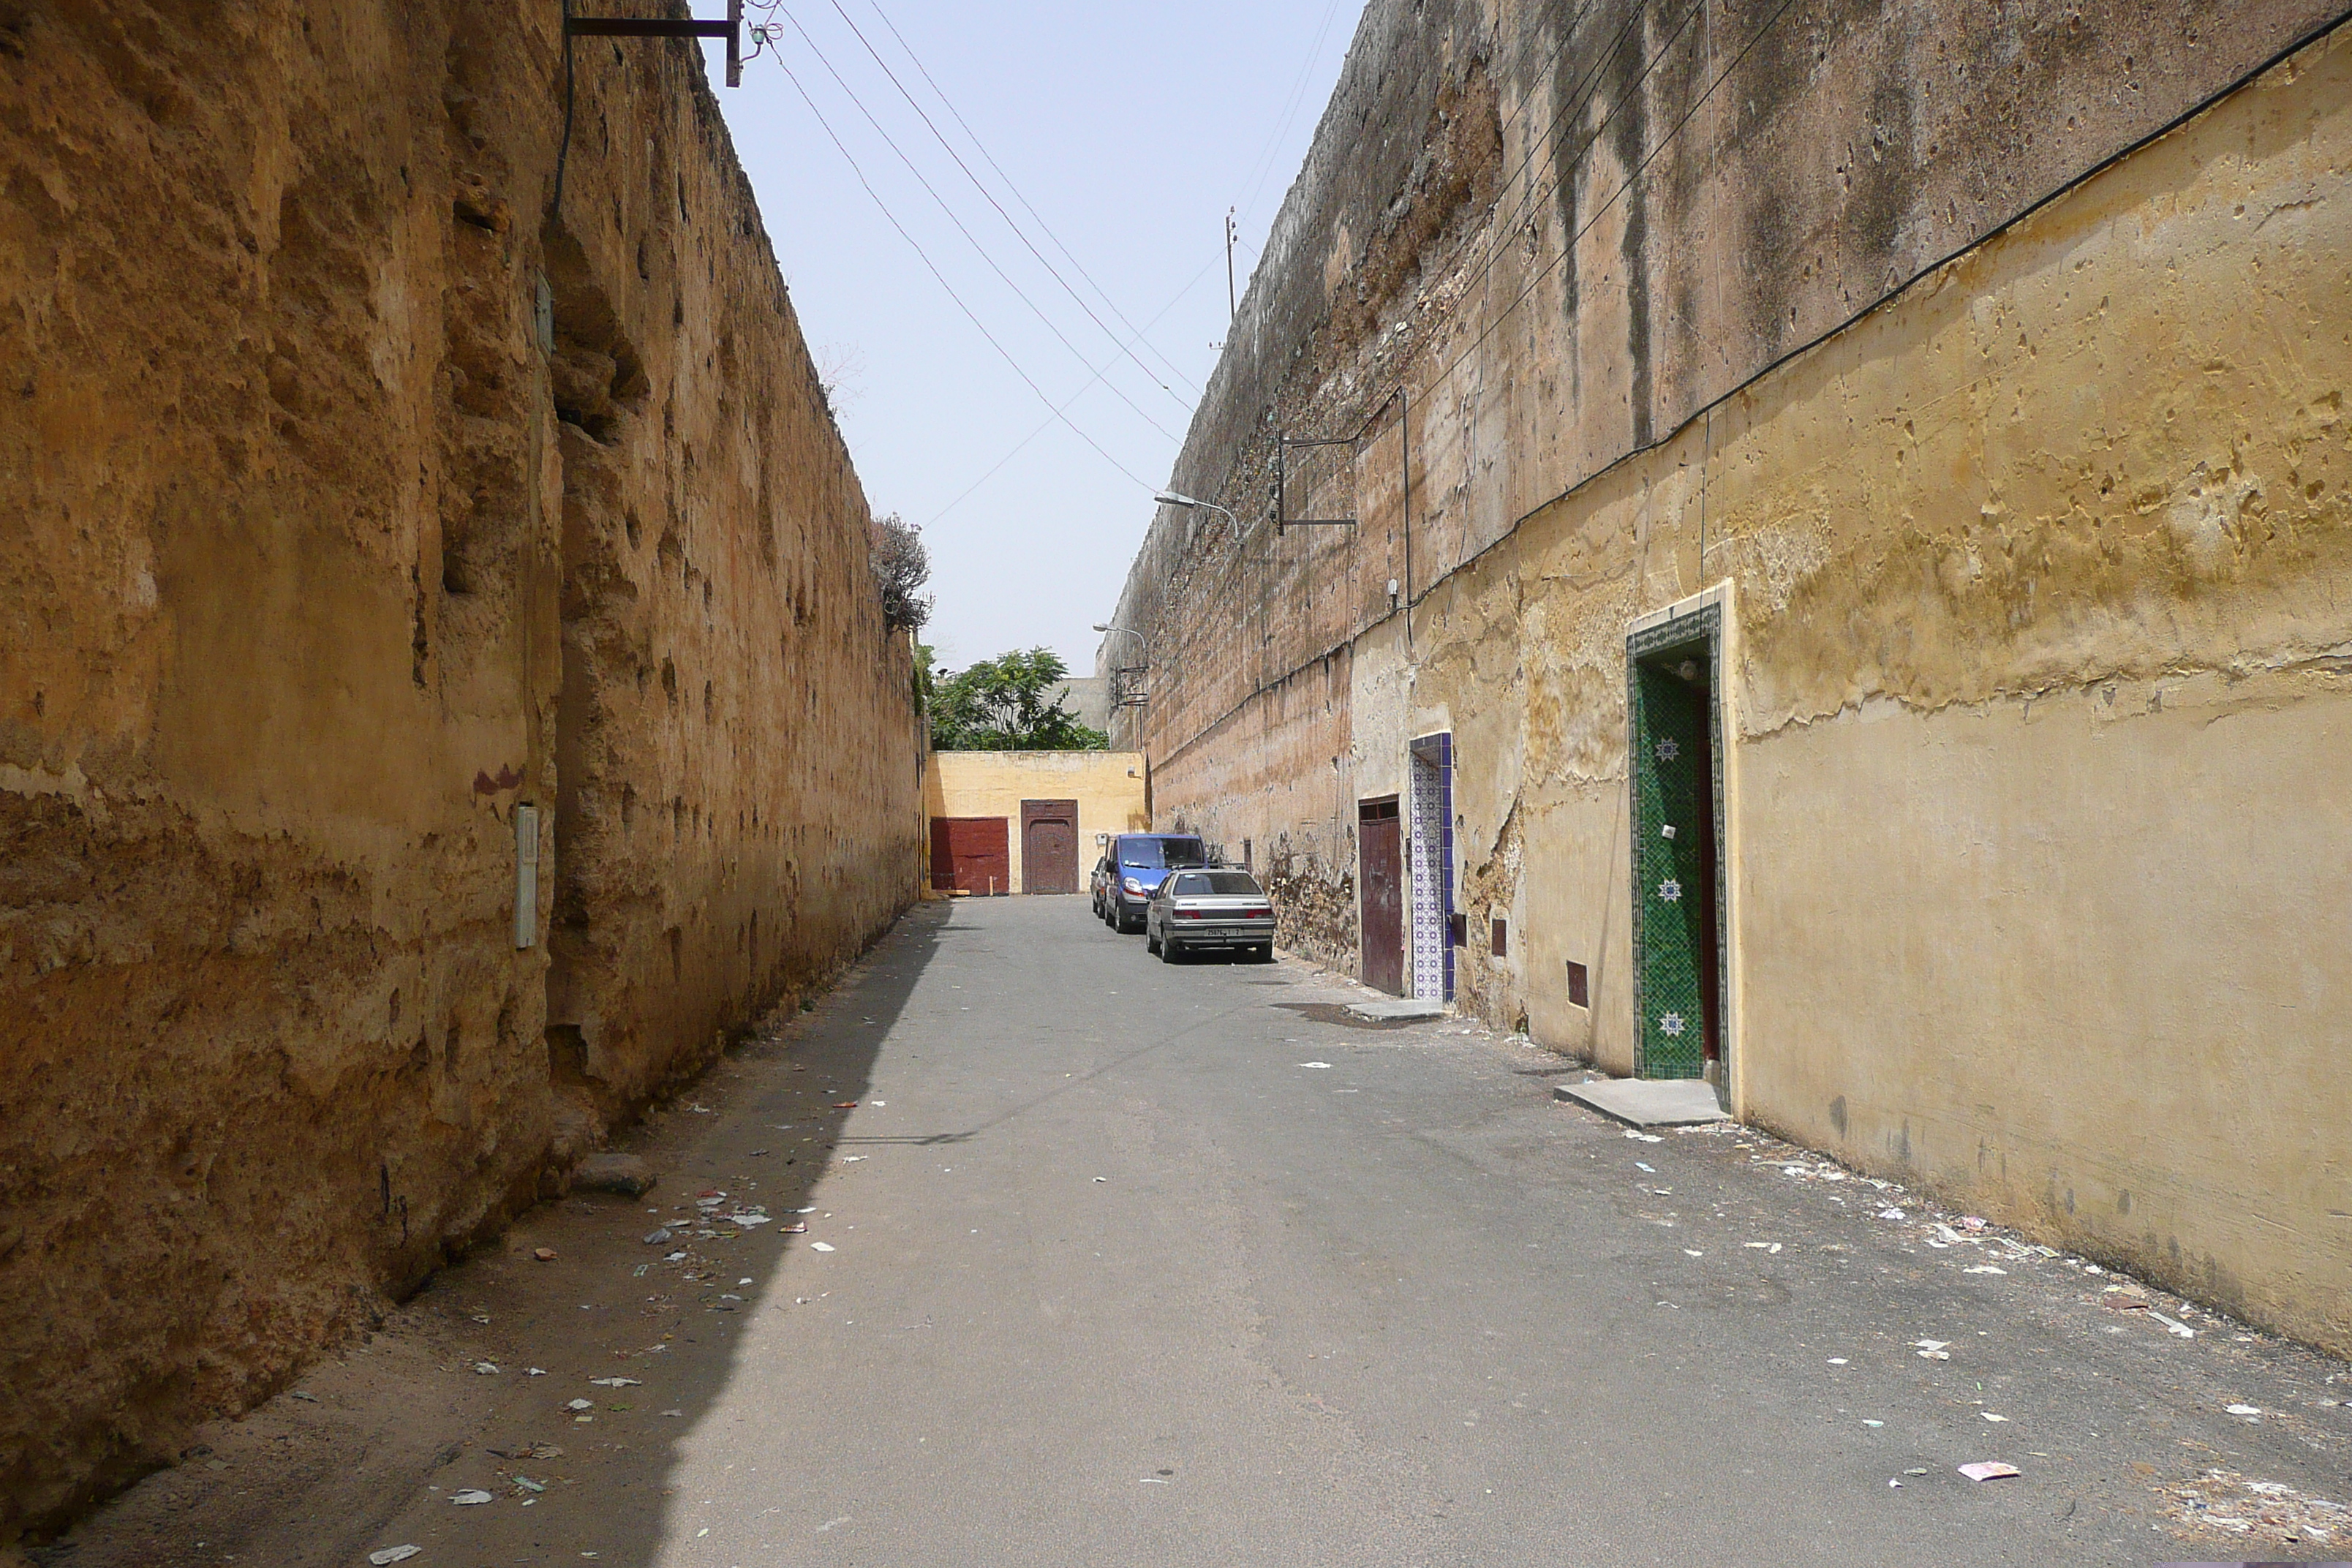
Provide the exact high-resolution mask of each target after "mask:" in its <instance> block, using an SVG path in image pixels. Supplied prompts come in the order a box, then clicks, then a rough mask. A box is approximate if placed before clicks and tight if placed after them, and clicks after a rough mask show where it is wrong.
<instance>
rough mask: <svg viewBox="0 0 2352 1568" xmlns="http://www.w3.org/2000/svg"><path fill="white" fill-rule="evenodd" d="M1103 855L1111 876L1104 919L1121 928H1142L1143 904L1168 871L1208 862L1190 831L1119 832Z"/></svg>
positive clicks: (1126, 929)
mask: <svg viewBox="0 0 2352 1568" xmlns="http://www.w3.org/2000/svg"><path fill="white" fill-rule="evenodd" d="M1104 858H1105V859H1107V860H1108V861H1109V862H1110V872H1111V876H1112V878H1113V880H1112V881H1111V883H1110V890H1109V897H1108V900H1107V902H1108V904H1109V906H1110V907H1109V908H1108V909H1106V910H1104V911H1103V919H1104V920H1105V921H1108V922H1109V924H1110V927H1111V929H1112V930H1114V931H1141V930H1142V929H1143V908H1144V906H1145V905H1146V904H1148V903H1150V901H1151V895H1152V894H1154V893H1156V892H1158V891H1159V890H1160V882H1161V880H1162V879H1165V878H1166V877H1167V875H1168V873H1169V872H1171V871H1182V870H1189V869H1192V868H1198V867H1202V866H1206V865H1207V864H1208V863H1209V860H1208V852H1207V851H1206V850H1205V849H1204V848H1203V847H1202V844H1201V841H1200V839H1198V838H1197V837H1193V836H1192V834H1189V833H1122V834H1120V835H1119V836H1118V837H1116V838H1114V839H1112V840H1111V841H1110V851H1109V853H1108V854H1107V855H1106V856H1104Z"/></svg>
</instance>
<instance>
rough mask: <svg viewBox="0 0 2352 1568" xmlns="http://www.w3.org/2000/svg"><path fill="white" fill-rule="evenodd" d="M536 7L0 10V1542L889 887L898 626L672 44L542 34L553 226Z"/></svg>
mask: <svg viewBox="0 0 2352 1568" xmlns="http://www.w3.org/2000/svg"><path fill="white" fill-rule="evenodd" d="M557 18H558V8H557V7H554V6H546V7H539V6H522V5H458V4H454V3H449V4H422V5H408V4H403V5H391V4H370V3H366V0H314V3H310V4H300V5H297V4H275V5H254V6H233V7H219V6H211V5H179V4H167V3H158V4H152V5H113V6H89V5H62V4H49V3H46V0H8V3H6V4H0V193H5V194H4V195H0V300H5V309H0V365H5V367H6V369H5V377H6V386H5V400H0V409H5V413H0V616H5V633H0V1321H6V1322H7V1323H8V1324H9V1325H10V1328H9V1330H8V1331H7V1332H6V1334H5V1336H0V1381H5V1386H6V1387H7V1388H8V1389H9V1391H10V1396H9V1399H8V1401H7V1402H6V1405H5V1409H0V1541H5V1540H6V1539H9V1538H11V1537H13V1536H14V1535H15V1534H16V1532H18V1531H21V1530H23V1529H25V1528H26V1527H27V1526H28V1525H37V1524H38V1523H39V1522H40V1521H43V1520H46V1519H52V1518H55V1517H57V1516H58V1514H59V1513H60V1512H61V1510H67V1509H69V1508H70V1507H71V1506H73V1505H74V1504H75V1502H76V1501H77V1500H79V1499H82V1498H86V1497H88V1496H89V1495H92V1494H93V1493H94V1492H95V1491H96V1490H99V1489H103V1488H105V1487H107V1486H109V1485H110V1484H113V1483H116V1482H118V1481H120V1480H121V1479H123V1478H125V1477H127V1476H129V1475H131V1474H134V1473H136V1472H137V1471H138V1470H139V1469H141V1468H145V1467H148V1466H152V1464H154V1463H156V1462H158V1461H159V1460H162V1459H163V1458H168V1457H169V1456H170V1455H172V1454H173V1452H174V1451H175V1448H176V1444H177V1442H178V1440H179V1434H180V1433H181V1432H182V1431H184V1428H185V1426H186V1424H187V1423H188V1422H189V1421H190V1420H191V1419H193V1418H195V1417H198V1416H201V1415H208V1414H212V1413H215V1412H219V1411H224V1410H227V1411H234V1410H236V1409H239V1408H242V1407H244V1406H245V1405H248V1404H250V1403H251V1402H253V1401H254V1400H256V1399H258V1398H260V1397H262V1396H264V1395H266V1394H268V1393H270V1392H272V1391H273V1390H274V1389H275V1388H276V1387H278V1385H279V1384H281V1382H282V1381H283V1380H284V1379H285V1378H286V1377H287V1376H289V1374H290V1373H291V1372H292V1371H293V1370H294V1369H295V1368H297V1367H299V1364H300V1363H301V1362H302V1361H303V1359H304V1357H305V1356H306V1355H308V1354H310V1353H311V1352H313V1351H315V1350H316V1348H317V1347H319V1346H320V1345H321V1344H322V1343H325V1342H329V1341H330V1340H331V1339H332V1338H333V1337H334V1336H335V1335H337V1334H339V1333H341V1332H343V1331H347V1330H349V1329H350V1328H351V1327H352V1326H353V1325H355V1324H359V1323H362V1322H364V1321H366V1320H367V1318H368V1317H369V1315H370V1314H371V1312H372V1311H373V1308H374V1305H375V1303H377V1302H378V1301H379V1300H381V1299H382V1297H383V1294H384V1293H386V1292H394V1293H396V1292H399V1291H401V1290H403V1289H406V1288H408V1287H409V1286H410V1285H412V1284H413V1283H414V1282H415V1281H416V1280H418V1279H421V1278H423V1277H424V1275H425V1273H426V1272H428V1271H429V1270H430V1269H431V1268H434V1267H435V1266H436V1264H437V1263H438V1262H439V1261H440V1260H441V1259H443V1258H446V1257H447V1256H449V1255H450V1254H451V1253H453V1252H454V1251H457V1250H460V1249H462V1248H464V1247H467V1245H469V1244H470V1243H471V1242H472V1241H473V1240H475V1239H476V1238H478V1237H481V1236H483V1235H484V1234H486V1233H487V1232H488V1231H489V1230H491V1229H493V1228H495V1227H496V1226H498V1225H499V1223H501V1221H502V1220H503V1218H504V1217H505V1216H506V1215H509V1214H510V1213H511V1212H512V1211H513V1210H514V1209H515V1208H516V1207H517V1206H518V1205H522V1204H525V1203H527V1202H529V1201H530V1200H531V1199H532V1198H533V1197H534V1196H535V1195H536V1194H539V1193H541V1191H542V1190H544V1187H545V1185H546V1184H548V1183H550V1182H551V1181H552V1182H556V1183H559V1184H560V1182H561V1179H562V1174H561V1173H562V1169H563V1167H564V1165H565V1164H566V1163H567V1162H568V1161H569V1160H570V1159H571V1158H572V1157H574V1156H576V1154H577V1153H578V1152H579V1151H580V1150H581V1149H583V1147H585V1146H587V1145H588V1144H589V1143H591V1142H593V1140H594V1139H595V1138H596V1137H597V1136H598V1135H599V1133H600V1131H601V1129H602V1127H603V1126H604V1122H605V1121H606V1119H608V1118H610V1117H611V1116H613V1115H615V1114H618V1113H620V1112H621V1111H622V1110H625V1109H626V1108H627V1107H628V1106H630V1105H631V1104H633V1103H635V1101H637V1100H641V1099H642V1097H643V1096H644V1095H646V1093H648V1092H650V1091H651V1090H652V1089H655V1088H656V1086H657V1085H659V1084H660V1083H661V1082H662V1081H663V1080H664V1079H667V1078H669V1077H671V1076H674V1075H675V1074H677V1073H678V1072H680V1071H683V1070H687V1069H688V1068H691V1067H692V1066H694V1065H696V1064H697V1063H698V1062H699V1061H700V1060H701V1059H703V1058H704V1057H705V1055H706V1054H707V1053H708V1052H709V1049H710V1048H711V1046H712V1043H713V1041H714V1038H715V1037H716V1036H717V1035H718V1033H719V1031H723V1030H725V1029H726V1028H728V1027H730V1026H732V1025H734V1024H736V1023H738V1022H740V1021H741V1020H742V1019H743V1018H744V1017H745V1016H747V1015H748V1014H749V1012H750V1011H751V1009H753V1008H754V1007H756V1006H758V1005H761V1004H763V1003H764V1002H766V1001H768V1000H770V999H772V998H773V997H774V996H775V995H777V994H780V993H781V992H782V991H784V990H786V989H787V988H789V987H792V986H794V985H800V984H809V983H812V982H814V981H815V980H816V979H818V978H819V977H820V976H821V975H822V974H823V973H824V972H825V971H826V970H827V969H828V968H829V967H830V966H832V965H835V964H837V963H840V962H842V961H844V960H845V958H846V957H848V956H850V955H852V954H854V952H856V950H857V948H858V947H859V946H860V945H861V944H862V943H863V942H865V941H866V940H868V939H869V938H870V937H871V936H872V935H873V934H874V933H875V932H876V931H878V930H879V929H880V928H881V927H882V926H883V925H885V924H886V923H887V921H889V920H890V919H891V918H892V916H893V914H894V913H895V912H896V911H897V910H898V909H899V908H900V907H902V906H903V904H904V903H905V902H906V901H907V900H908V899H910V898H911V897H913V896H914V895H915V893H916V890H917V881H916V879H917V875H918V871H919V863H920V862H919V837H918V826H919V766H920V756H921V752H920V737H919V728H918V722H917V720H916V716H915V713H914V707H913V702H912V697H911V684H910V683H911V671H910V668H909V666H908V647H907V645H906V641H905V639H904V637H892V636H890V635H888V634H887V632H886V630H885V628H884V626H882V624H881V618H880V611H879V606H878V605H877V602H876V600H875V597H874V595H873V592H872V590H871V587H870V585H869V584H868V582H867V578H866V568H865V551H866V545H865V534H864V528H865V521H866V510H865V502H864V500H863V497H862V494H861V492H860V490H859V488H858V484H857V480H856V475H855V474H854V472H853V471H852V470H851V468H850V465H849V461H848V458H847V455H846V452H845V449H844V447H843V445H842V443H841V440H840V438H839V437H838V434H837V433H836V431H835V428H834V426H833V424H832V421H831V419H830V416H829V414H828V412H827V410H826V408H825V406H824V399H823V396H822V395H821V393H820V391H819V389H818V385H817V383H816V379H815V377H814V374H813V372H812V369H811V366H810V364H809V362H808V358H807V355H806V353H805V351H804V349H803V344H802V342H801V340H800V334H799V331H798V328H797V325H796V324H795V322H794V320H793V314H792V309H791V305H790V303H789V301H788V300H787V299H786V297H785V293H784V289H783V286H782V281H781V279H780V277H779V275H778V272H777V268H776V264H775V259H774V258H773V256H772V253H771V251H770V248H769V245H768V241H767V238H766V236H765V233H764V231H763V229H762V227H761V220H760V216H759V214H758V211H757V209H756V207H755V205H753V203H752V200H751V195H750V192H749V189H748V187H747V185H746V184H745V182H744V179H743V176H742V174H741V172H740V168H739V167H738V166H737V165H736V163H735V161H734V158H733V155H732V153H731V150H730V146H729V144H728V141H727V136H726V132H725V129H724V127H723V125H722V124H721V122H720V120H719V112H718V109H717V104H716V101H715V100H714V99H713V97H712V95H711V93H710V90H709V87H708V86H707V85H706V83H705V82H704V80H703V77H702V72H701V67H700V64H699V59H698V56H696V55H695V54H694V53H693V52H692V51H691V50H690V49H689V47H688V46H685V45H683V44H663V43H653V42H634V41H633V42H628V43H614V42H607V41H601V40H600V41H596V42H594V43H583V45H582V46H581V47H580V50H579V55H578V58H577V59H576V61H575V66H576V82H577V100H576V103H575V106H574V112H573V115H572V137H571V144H570V150H569V153H568V156H567V157H566V159H565V168H564V176H563V177H564V189H563V198H562V206H561V209H560V211H558V210H554V209H553V207H552V200H551V198H552V196H553V187H554V182H555V176H556V169H557V163H558V156H559V146H560V142H561V138H562V122H563V114H562V46H561V42H560V38H559V35H558V32H557V26H558V22H557ZM525 803H528V804H530V805H535V806H537V807H538V808H539V809H540V811H541V816H542V819H543V821H544V822H545V823H546V825H547V826H546V831H545V835H544V838H543V845H544V851H545V853H544V856H543V858H542V865H541V873H542V878H541V884H542V892H541V921H540V923H539V927H538V930H537V931H535V932H533V933H532V936H533V941H532V944H531V945H530V946H528V947H523V948H520V949H519V948H518V947H517V945H516V942H515V940H514V933H513V931H512V924H513V918H514V917H513V907H514V891H515V885H516V868H515V862H516V829H515V811H516V807H517V806H518V805H520V804H525ZM551 995H552V1000H551Z"/></svg>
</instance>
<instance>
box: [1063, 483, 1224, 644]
mask: <svg viewBox="0 0 2352 1568" xmlns="http://www.w3.org/2000/svg"><path fill="white" fill-rule="evenodd" d="M1151 499H1152V500H1156V501H1158V502H1159V503H1160V505H1161V506H1181V507H1184V508H1186V509H1188V510H1200V511H1224V512H1225V521H1227V522H1230V523H1232V524H1233V525H1234V527H1235V528H1239V527H1240V526H1241V525H1242V520H1241V519H1240V518H1237V517H1235V516H1234V514H1233V513H1232V512H1230V511H1225V509H1224V508H1223V507H1221V506H1219V505H1218V504H1217V503H1216V502H1215V501H1213V500H1193V499H1192V497H1191V496H1188V495H1179V494H1178V493H1177V492H1176V491H1174V490H1161V491H1160V493H1159V494H1158V495H1155V496H1153V497H1152V498H1151ZM1095 629H1096V630H1097V631H1100V630H1101V629H1102V628H1101V627H1099V626H1097V627H1096V628H1095Z"/></svg>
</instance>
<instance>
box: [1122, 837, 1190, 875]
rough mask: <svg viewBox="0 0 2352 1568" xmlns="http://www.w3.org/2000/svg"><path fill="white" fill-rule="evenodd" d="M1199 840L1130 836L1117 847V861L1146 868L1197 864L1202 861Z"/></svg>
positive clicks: (1124, 864)
mask: <svg viewBox="0 0 2352 1568" xmlns="http://www.w3.org/2000/svg"><path fill="white" fill-rule="evenodd" d="M1201 861H1202V854H1201V841H1200V840H1199V839H1197V838H1130V839H1129V840H1128V841H1127V842H1126V843H1124V844H1121V845H1120V846H1119V847H1118V863H1119V864H1120V865H1122V866H1139V867H1142V868H1145V869H1147V870H1154V869H1158V868H1160V867H1163V866H1167V867H1176V866H1198V865H1199V864H1200V863H1201Z"/></svg>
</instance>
